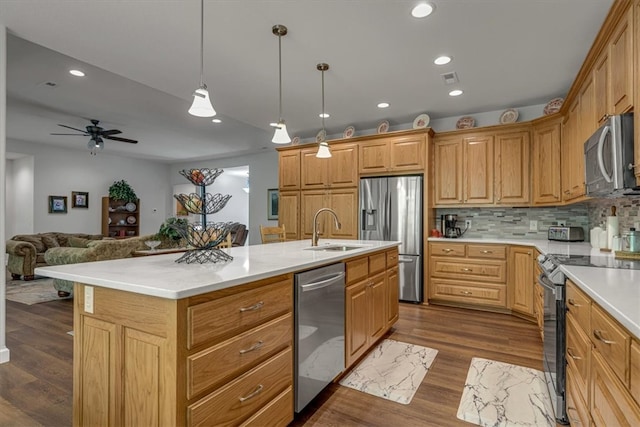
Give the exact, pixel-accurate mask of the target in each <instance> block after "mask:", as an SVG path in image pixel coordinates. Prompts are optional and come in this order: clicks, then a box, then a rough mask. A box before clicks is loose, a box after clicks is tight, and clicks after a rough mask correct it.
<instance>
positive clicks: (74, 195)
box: [71, 191, 89, 209]
mask: <svg viewBox="0 0 640 427" xmlns="http://www.w3.org/2000/svg"><path fill="white" fill-rule="evenodd" d="M71 207H72V208H84V209H89V193H85V192H82V191H72V192H71Z"/></svg>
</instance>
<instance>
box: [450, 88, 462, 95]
mask: <svg viewBox="0 0 640 427" xmlns="http://www.w3.org/2000/svg"><path fill="white" fill-rule="evenodd" d="M460 95H462V91H461V90H460V89H455V90H452V91H451V92H449V96H460Z"/></svg>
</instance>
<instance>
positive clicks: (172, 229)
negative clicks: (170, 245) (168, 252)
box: [158, 217, 189, 243]
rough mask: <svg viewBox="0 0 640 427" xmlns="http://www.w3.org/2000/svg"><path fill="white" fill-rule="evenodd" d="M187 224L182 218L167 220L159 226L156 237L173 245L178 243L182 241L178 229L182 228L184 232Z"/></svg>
mask: <svg viewBox="0 0 640 427" xmlns="http://www.w3.org/2000/svg"><path fill="white" fill-rule="evenodd" d="M188 224H189V222H188V221H187V220H186V219H184V218H176V217H170V218H167V219H166V220H165V221H164V222H163V223H162V225H161V226H160V230H159V231H158V236H161V238H164V239H166V240H169V241H171V242H174V243H175V242H179V241H180V240H181V239H182V235H181V234H180V232H179V231H178V229H179V228H183V229H185V230H186V228H187V225H188Z"/></svg>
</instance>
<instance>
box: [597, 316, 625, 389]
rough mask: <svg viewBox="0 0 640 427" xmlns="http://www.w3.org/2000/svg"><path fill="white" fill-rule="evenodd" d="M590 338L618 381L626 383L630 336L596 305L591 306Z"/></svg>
mask: <svg viewBox="0 0 640 427" xmlns="http://www.w3.org/2000/svg"><path fill="white" fill-rule="evenodd" d="M591 329H592V332H591V340H592V341H593V344H594V345H595V347H596V349H597V350H598V351H599V352H600V354H602V356H603V357H604V359H605V360H606V361H607V363H608V364H609V366H611V369H613V371H614V372H615V373H616V375H617V376H618V378H619V379H620V381H622V382H623V383H624V384H628V383H627V367H628V366H629V365H628V363H629V359H628V356H627V355H628V351H629V345H630V341H631V337H630V336H629V335H628V334H627V333H626V332H625V331H623V330H622V328H620V326H618V325H617V324H616V323H615V321H614V320H613V319H611V318H610V317H609V316H608V315H607V314H605V313H604V311H602V309H601V308H600V307H598V306H597V305H593V306H592V307H591Z"/></svg>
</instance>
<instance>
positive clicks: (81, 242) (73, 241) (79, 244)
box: [68, 236, 91, 248]
mask: <svg viewBox="0 0 640 427" xmlns="http://www.w3.org/2000/svg"><path fill="white" fill-rule="evenodd" d="M68 240H69V246H70V247H72V248H86V247H87V245H88V244H89V242H90V241H91V240H90V239H83V238H82V237H75V236H70V237H69V239H68Z"/></svg>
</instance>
